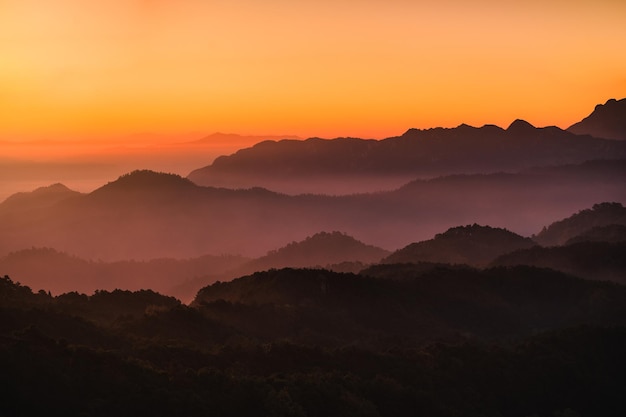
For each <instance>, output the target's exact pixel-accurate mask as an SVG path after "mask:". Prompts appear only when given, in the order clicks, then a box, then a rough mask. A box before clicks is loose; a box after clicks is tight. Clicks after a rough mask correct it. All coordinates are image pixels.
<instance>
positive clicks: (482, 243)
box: [382, 224, 535, 266]
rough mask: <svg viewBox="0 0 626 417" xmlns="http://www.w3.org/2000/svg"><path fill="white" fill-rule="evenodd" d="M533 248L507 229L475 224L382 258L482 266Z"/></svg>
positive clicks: (395, 260) (440, 234) (453, 229)
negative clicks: (517, 251) (501, 256)
mask: <svg viewBox="0 0 626 417" xmlns="http://www.w3.org/2000/svg"><path fill="white" fill-rule="evenodd" d="M534 245H535V242H533V241H532V240H531V239H529V238H525V237H522V236H520V235H517V234H515V233H512V232H510V231H508V230H506V229H500V228H494V227H489V226H479V225H477V224H473V225H469V226H459V227H453V228H451V229H448V230H447V231H446V232H444V233H439V234H437V235H435V238H434V239H430V240H426V241H422V242H417V243H411V244H410V245H408V246H406V247H404V248H402V249H399V250H397V251H395V252H394V253H392V254H391V255H389V256H388V257H387V258H385V259H383V260H382V262H383V263H390V264H394V263H418V262H435V263H447V264H467V265H474V266H485V265H487V264H488V263H489V262H491V261H492V260H494V259H495V258H496V257H498V256H500V255H503V254H505V253H508V252H513V251H515V250H518V249H523V248H530V247H532V246H534Z"/></svg>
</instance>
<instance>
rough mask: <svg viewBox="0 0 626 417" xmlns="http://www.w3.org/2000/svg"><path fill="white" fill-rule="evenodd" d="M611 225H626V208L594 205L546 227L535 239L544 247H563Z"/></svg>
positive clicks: (613, 205) (606, 204)
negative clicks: (568, 242) (573, 240)
mask: <svg viewBox="0 0 626 417" xmlns="http://www.w3.org/2000/svg"><path fill="white" fill-rule="evenodd" d="M610 225H626V208H624V206H622V204H620V203H615V202H613V203H601V204H594V205H593V207H592V208H591V209H585V210H581V211H579V212H578V213H576V214H573V215H571V216H570V217H568V218H566V219H563V220H559V221H557V222H554V223H552V224H550V225H549V226H547V227H544V228H543V230H541V232H539V233H538V234H537V235H536V236H535V237H534V239H535V241H537V242H538V243H540V244H541V245H543V246H553V245H563V244H564V243H566V242H567V241H568V240H569V239H572V238H575V237H577V236H580V235H582V234H584V233H586V232H589V231H590V230H591V229H593V228H595V227H601V226H610Z"/></svg>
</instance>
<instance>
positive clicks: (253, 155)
mask: <svg viewBox="0 0 626 417" xmlns="http://www.w3.org/2000/svg"><path fill="white" fill-rule="evenodd" d="M620 158H621V159H624V158H626V143H622V142H616V141H611V140H606V139H598V138H593V137H591V136H589V135H576V134H574V133H571V132H568V131H564V130H561V129H559V128H557V127H545V128H535V127H533V126H532V125H530V124H529V123H528V122H525V121H523V120H516V121H515V122H513V123H512V124H511V125H510V126H509V127H508V128H507V129H502V128H500V127H497V126H493V125H486V126H483V127H480V128H476V127H471V126H468V125H461V126H458V127H456V128H453V129H444V128H435V129H427V130H420V129H410V130H408V131H407V132H406V133H404V134H403V135H402V136H399V137H392V138H388V139H384V140H380V141H378V140H364V139H355V138H338V139H333V140H324V139H319V138H311V139H307V140H305V141H297V140H281V141H264V142H261V143H258V144H256V145H255V146H253V147H251V148H246V149H242V150H240V151H238V152H236V153H235V154H232V155H229V156H221V157H219V158H217V159H215V160H214V161H213V163H212V164H211V165H209V166H207V167H204V168H200V169H197V170H195V171H193V172H191V173H190V174H189V176H188V178H189V179H191V180H192V181H194V182H195V183H197V184H201V185H210V186H225V187H229V188H241V187H244V188H246V187H253V186H262V187H265V188H269V189H272V190H276V191H281V192H287V193H291V194H298V193H308V192H311V193H325V194H328V193H334V194H347V193H351V192H363V191H379V190H381V189H389V188H395V187H397V186H398V185H399V184H401V183H402V182H406V181H407V180H409V179H415V178H432V177H436V176H441V175H450V174H470V173H492V172H498V171H509V172H511V171H517V170H521V169H526V168H529V167H534V166H547V165H563V164H577V163H581V162H584V161H588V160H593V159H620Z"/></svg>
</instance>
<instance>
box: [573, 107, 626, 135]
mask: <svg viewBox="0 0 626 417" xmlns="http://www.w3.org/2000/svg"><path fill="white" fill-rule="evenodd" d="M567 130H568V131H569V132H572V133H575V134H577V135H591V136H594V137H597V138H606V139H621V140H626V98H623V99H621V100H615V99H610V100H608V101H607V102H606V103H604V104H598V105H597V106H596V108H595V109H594V110H593V112H592V113H591V114H590V115H589V116H587V117H585V118H584V119H583V120H581V121H580V122H578V123H575V124H573V125H572V126H570V127H568V128H567Z"/></svg>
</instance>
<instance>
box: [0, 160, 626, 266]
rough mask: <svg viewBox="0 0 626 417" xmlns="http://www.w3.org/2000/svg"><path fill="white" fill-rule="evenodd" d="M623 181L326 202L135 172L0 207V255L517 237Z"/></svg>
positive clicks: (444, 182)
mask: <svg viewBox="0 0 626 417" xmlns="http://www.w3.org/2000/svg"><path fill="white" fill-rule="evenodd" d="M624 183H626V164H624V162H623V161H614V162H607V161H599V162H592V163H585V164H582V165H577V166H563V167H553V168H550V169H539V170H529V171H524V172H520V173H516V174H489V175H459V176H449V177H442V178H437V179H432V180H418V181H413V182H411V183H409V184H407V185H405V186H403V187H401V188H399V189H397V190H394V191H388V192H380V193H374V194H361V195H348V196H335V197H333V196H321V195H298V196H289V195H283V194H278V193H274V192H271V191H268V190H264V189H260V188H253V189H243V190H228V189H220V188H213V187H201V186H197V185H195V184H194V183H192V182H191V181H189V180H187V179H184V178H181V177H178V176H174V175H169V174H159V173H154V172H149V171H137V172H133V173H131V174H129V175H126V176H123V177H121V178H119V179H118V180H116V181H113V182H111V183H109V184H107V185H106V186H104V187H101V188H100V189H98V190H96V191H94V192H92V193H89V194H85V195H75V194H67V193H66V194H67V195H66V197H67V198H62V199H58V198H57V197H54V198H52V197H49V198H48V197H46V198H44V199H43V200H39V199H28V198H27V199H25V200H22V201H18V200H15V199H11V201H10V202H9V201H6V202H4V203H1V204H0V235H1V236H2V237H3V238H2V240H0V254H8V253H9V252H15V251H19V250H22V249H25V248H31V247H49V248H55V249H56V250H58V251H60V252H66V253H69V254H72V255H75V256H78V257H81V258H84V259H92V260H98V259H102V260H104V261H115V260H126V259H136V260H149V259H155V258H181V259H187V258H195V257H200V256H203V255H206V254H212V255H221V254H241V255H243V256H246V257H250V258H256V257H260V256H263V255H265V254H266V253H267V252H268V251H270V250H273V249H276V248H280V247H283V246H284V245H285V243H286V242H294V241H299V240H300V239H302V236H313V235H314V234H316V233H318V232H319V231H320V230H341V231H342V232H344V233H346V234H348V235H350V236H353V237H354V238H355V239H357V240H359V241H362V242H368V243H373V244H376V245H377V246H379V247H382V248H385V249H394V248H401V247H404V246H406V245H408V244H409V243H411V242H418V241H421V240H427V239H429V238H431V237H432V236H434V235H435V234H436V233H440V232H441V230H447V229H448V228H450V227H453V226H456V225H459V224H473V223H478V224H488V225H492V226H494V227H504V228H506V229H508V230H511V231H513V232H515V233H518V234H520V235H525V236H529V235H531V234H532V233H533V232H536V231H537V230H540V229H541V228H542V227H543V226H544V225H547V224H551V223H552V222H554V221H556V220H558V219H563V218H564V217H566V216H568V215H570V214H571V213H573V212H577V211H579V210H580V209H581V208H584V207H591V206H592V205H593V204H595V203H597V202H599V201H617V202H626V195H625V191H624V186H623V184H624ZM9 203H10V204H9ZM569 237H571V236H568V238H569Z"/></svg>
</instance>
